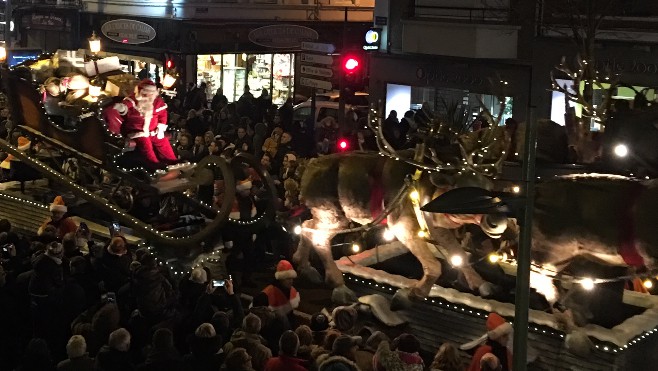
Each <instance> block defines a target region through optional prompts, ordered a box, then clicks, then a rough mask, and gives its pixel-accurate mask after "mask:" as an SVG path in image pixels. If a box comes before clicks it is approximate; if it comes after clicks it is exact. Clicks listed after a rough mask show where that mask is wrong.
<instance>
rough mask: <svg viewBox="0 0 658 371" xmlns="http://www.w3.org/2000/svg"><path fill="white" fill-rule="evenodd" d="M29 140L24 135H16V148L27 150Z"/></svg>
mask: <svg viewBox="0 0 658 371" xmlns="http://www.w3.org/2000/svg"><path fill="white" fill-rule="evenodd" d="M30 143H32V142H30V140H29V139H27V138H26V137H18V150H19V151H27V150H28V149H29V148H30Z"/></svg>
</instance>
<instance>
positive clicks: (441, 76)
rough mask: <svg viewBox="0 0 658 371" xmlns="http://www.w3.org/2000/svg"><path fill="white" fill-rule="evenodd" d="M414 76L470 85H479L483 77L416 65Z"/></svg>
mask: <svg viewBox="0 0 658 371" xmlns="http://www.w3.org/2000/svg"><path fill="white" fill-rule="evenodd" d="M416 77H417V78H418V79H419V80H424V81H427V82H428V83H429V82H440V83H449V84H456V85H470V86H480V85H483V84H484V79H483V78H481V77H477V76H473V75H469V74H465V73H451V72H448V71H439V70H438V69H425V68H423V67H418V68H417V69H416Z"/></svg>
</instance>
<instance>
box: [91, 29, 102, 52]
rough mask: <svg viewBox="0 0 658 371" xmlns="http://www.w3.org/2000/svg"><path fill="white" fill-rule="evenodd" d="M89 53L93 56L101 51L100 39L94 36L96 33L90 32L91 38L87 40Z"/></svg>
mask: <svg viewBox="0 0 658 371" xmlns="http://www.w3.org/2000/svg"><path fill="white" fill-rule="evenodd" d="M89 51H91V54H93V55H94V56H96V54H98V53H100V51H101V38H100V37H98V36H97V35H96V31H92V33H91V37H90V38H89Z"/></svg>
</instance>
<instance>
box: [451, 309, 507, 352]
mask: <svg viewBox="0 0 658 371" xmlns="http://www.w3.org/2000/svg"><path fill="white" fill-rule="evenodd" d="M512 331H513V328H512V325H511V324H510V323H509V322H507V321H505V319H504V318H503V317H501V316H500V315H499V314H497V313H489V316H488V317H487V333H486V334H484V335H482V336H480V337H479V338H477V339H475V340H473V341H471V342H468V343H466V344H463V345H462V346H460V347H459V349H461V350H469V349H473V348H475V347H477V346H480V345H482V344H484V342H485V341H487V339H491V340H498V339H500V338H502V337H503V336H505V335H508V334H511V333H512Z"/></svg>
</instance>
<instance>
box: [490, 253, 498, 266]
mask: <svg viewBox="0 0 658 371" xmlns="http://www.w3.org/2000/svg"><path fill="white" fill-rule="evenodd" d="M499 261H500V255H498V254H496V253H492V254H489V262H491V263H493V264H495V263H498V262H499Z"/></svg>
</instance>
